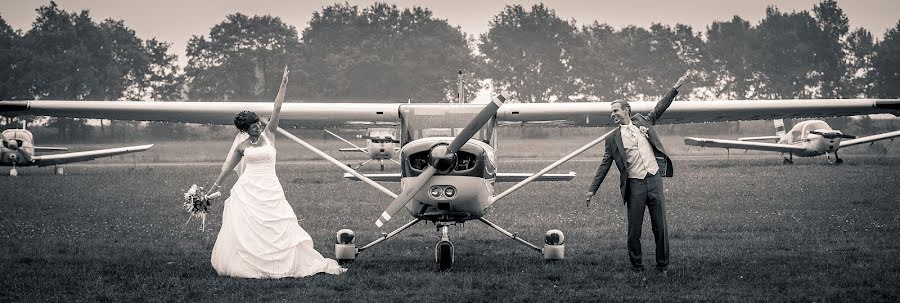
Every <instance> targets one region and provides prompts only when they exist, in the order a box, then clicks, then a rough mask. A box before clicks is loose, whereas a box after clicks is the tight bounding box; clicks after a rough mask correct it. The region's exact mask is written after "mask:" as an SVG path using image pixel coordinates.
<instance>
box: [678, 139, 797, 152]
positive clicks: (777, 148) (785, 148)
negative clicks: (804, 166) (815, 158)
mask: <svg viewBox="0 0 900 303" xmlns="http://www.w3.org/2000/svg"><path fill="white" fill-rule="evenodd" d="M684 144H687V145H691V146H702V147H718V148H734V149H747V150H762V151H772V152H782V153H790V152H800V151H804V150H806V148H804V147H802V146H797V145H789V144H777V143H762V142H749V141H736V140H720V139H705V138H691V137H687V138H684Z"/></svg>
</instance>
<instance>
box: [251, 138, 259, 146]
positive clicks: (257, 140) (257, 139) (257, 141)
mask: <svg viewBox="0 0 900 303" xmlns="http://www.w3.org/2000/svg"><path fill="white" fill-rule="evenodd" d="M261 138H262V137H257V138H256V142H253V138H250V144H251V145H256V144H258V143H259V139H261Z"/></svg>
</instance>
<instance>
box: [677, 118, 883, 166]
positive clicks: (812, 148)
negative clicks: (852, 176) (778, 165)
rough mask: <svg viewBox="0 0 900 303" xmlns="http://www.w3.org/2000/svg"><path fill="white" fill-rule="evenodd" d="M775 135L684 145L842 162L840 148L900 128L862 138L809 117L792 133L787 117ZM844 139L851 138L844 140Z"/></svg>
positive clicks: (787, 159) (693, 141)
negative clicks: (786, 122) (769, 152)
mask: <svg viewBox="0 0 900 303" xmlns="http://www.w3.org/2000/svg"><path fill="white" fill-rule="evenodd" d="M775 130H776V131H775V136H762V137H746V138H738V140H723V139H706V138H693V137H687V138H684V144H687V145H691V146H701V147H716V148H726V149H731V148H735V149H745V150H761V151H771V152H780V153H782V154H786V155H787V157H785V158H784V163H785V164H790V163H794V157H793V156H794V155H797V156H799V157H816V156H821V155H825V157H826V161H828V162H831V161H832V159H831V156H832V155H834V163H835V164H840V163H843V162H844V160H842V159H841V158H840V157H838V150H839V149H841V148H843V147H847V146H853V145H859V144H864V143H870V142H875V141H878V140H885V139H891V140H893V138H895V137H897V136H900V130H898V131H893V132H888V133H882V134H877V135H872V136H866V137H862V138H856V136H852V135H847V134H844V133H842V132H841V131H839V130H836V129H832V128H831V126H829V125H828V123H825V121H821V120H807V121H802V122H799V123H797V124H795V125H794V127H792V128H791V130H790V131H789V132H785V131H784V120H782V119H778V120H775ZM843 139H851V140H846V141H844V140H843ZM760 140H774V141H775V143H765V142H752V141H760Z"/></svg>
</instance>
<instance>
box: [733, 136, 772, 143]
mask: <svg viewBox="0 0 900 303" xmlns="http://www.w3.org/2000/svg"><path fill="white" fill-rule="evenodd" d="M778 139H781V136H759V137H740V138H738V141H769V140H775V142H778Z"/></svg>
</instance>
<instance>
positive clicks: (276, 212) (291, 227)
mask: <svg viewBox="0 0 900 303" xmlns="http://www.w3.org/2000/svg"><path fill="white" fill-rule="evenodd" d="M275 153H276V151H275V147H274V146H272V145H269V144H263V145H262V146H259V147H252V146H251V147H248V148H247V149H245V150H244V156H243V161H244V162H245V163H246V167H245V168H244V171H243V173H242V174H241V176H240V178H238V180H237V182H236V183H235V184H234V187H232V188H231V196H230V197H228V199H227V200H225V203H224V205H225V206H224V207H225V210H224V212H223V213H222V229H221V230H219V236H218V237H217V238H216V244H215V246H213V250H212V260H211V262H212V266H213V268H215V269H216V272H218V273H219V275H223V276H231V277H241V278H284V277H304V276H309V275H313V274H316V273H320V272H324V273H329V274H340V273H342V272H344V271H346V269H343V268H341V267H340V266H339V265H338V263H337V262H336V261H335V260H332V259H327V258H324V257H322V255H321V254H319V252H318V251H316V250H315V249H314V248H313V241H312V238H310V236H309V233H307V232H306V231H305V230H303V228H302V227H300V224H299V223H297V216H296V215H295V214H294V210H293V209H292V208H291V205H290V204H288V201H287V200H286V199H285V197H284V190H283V189H282V188H281V183H280V182H279V181H278V176H276V175H275Z"/></svg>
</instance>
